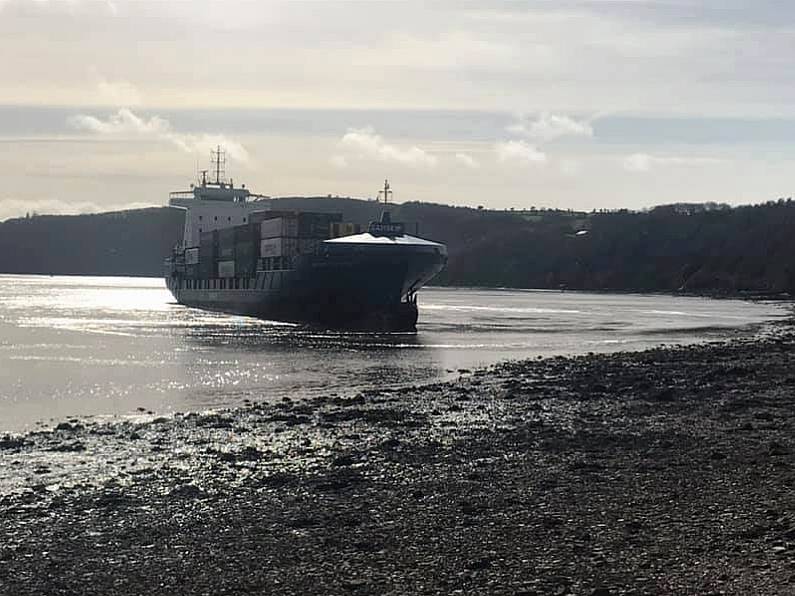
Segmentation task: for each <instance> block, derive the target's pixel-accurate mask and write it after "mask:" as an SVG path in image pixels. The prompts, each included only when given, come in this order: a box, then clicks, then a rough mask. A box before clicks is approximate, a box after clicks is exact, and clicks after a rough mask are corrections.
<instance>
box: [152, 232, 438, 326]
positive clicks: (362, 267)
mask: <svg viewBox="0 0 795 596" xmlns="http://www.w3.org/2000/svg"><path fill="white" fill-rule="evenodd" d="M445 261H446V255H444V254H441V253H440V252H439V251H437V250H433V249H430V248H427V247H406V246H399V247H395V246H367V247H356V248H351V247H350V246H347V245H340V246H331V247H328V248H327V249H326V250H325V251H324V254H323V255H310V256H303V257H300V258H299V259H297V260H296V263H295V267H294V268H293V269H284V270H275V271H258V272H257V273H256V274H255V276H254V277H246V278H226V279H219V278H199V277H189V276H187V275H185V274H182V273H179V272H177V271H171V272H170V274H169V275H168V277H167V278H166V282H167V285H168V287H169V289H170V290H171V292H172V294H173V295H174V297H175V298H176V299H177V301H178V302H179V303H180V304H184V305H186V306H192V307H196V308H202V309H208V310H215V311H221V312H228V313H233V314H240V315H247V316H253V317H258V318H261V319H270V320H278V321H287V322H295V323H302V324H308V325H312V326H318V327H323V328H328V329H352V330H368V331H415V330H416V323H417V305H416V292H417V290H419V288H421V287H422V286H423V285H425V284H426V283H427V282H428V281H429V280H430V279H431V278H432V277H433V276H434V275H436V274H437V273H438V272H439V271H441V269H442V268H443V267H444V264H445Z"/></svg>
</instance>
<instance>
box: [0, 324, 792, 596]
mask: <svg viewBox="0 0 795 596" xmlns="http://www.w3.org/2000/svg"><path fill="white" fill-rule="evenodd" d="M791 324H792V323H791V322H784V323H780V324H776V325H775V326H773V327H771V328H770V329H768V330H767V332H766V333H760V334H758V335H756V336H754V337H745V338H738V339H734V340H731V341H723V342H716V343H708V344H700V345H695V346H687V347H671V348H660V349H653V350H649V351H644V352H635V353H633V352H625V353H618V354H610V355H586V356H581V357H574V358H563V357H557V358H551V359H544V360H528V361H516V362H506V363H503V364H499V365H496V366H493V367H490V368H488V369H483V370H474V371H468V370H462V371H459V372H460V376H459V377H458V378H457V379H455V380H452V381H450V382H446V383H438V384H434V385H424V386H408V387H400V388H390V387H384V388H382V389H379V390H377V391H369V392H366V393H358V394H355V395H353V394H352V395H345V394H329V395H326V396H323V397H319V398H316V399H306V400H289V399H285V400H283V401H281V402H279V403H275V404H273V403H266V402H264V401H263V402H257V401H256V400H252V401H250V402H248V403H247V404H246V406H245V407H240V408H234V409H228V410H218V411H211V412H197V413H184V414H177V415H174V416H168V417H156V416H154V415H147V414H146V413H142V415H141V416H140V417H134V418H121V419H101V418H84V419H71V420H69V421H64V422H61V423H59V424H58V425H57V426H54V427H52V428H46V429H41V430H35V431H30V432H27V433H24V434H15V435H5V436H3V435H0V520H2V524H0V594H8V595H15V596H16V595H24V594H31V595H32V594H42V595H43V594H48V595H53V594H64V595H66V594H69V595H72V594H97V595H117V594H118V595H122V594H124V595H127V594H149V595H155V594H158V595H159V594H515V595H520V594H522V595H525V596H528V595H534V594H535V595H542V594H543V595H546V594H558V595H564V594H572V595H587V596H607V595H617V594H750V593H755V594H795V494H794V493H793V483H794V482H795V471H794V470H793V466H792V463H793V453H795V451H793V450H794V449H795V433H794V432H793V430H794V429H793V427H794V426H795V335H793V333H792V327H791Z"/></svg>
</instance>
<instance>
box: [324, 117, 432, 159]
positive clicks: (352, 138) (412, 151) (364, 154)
mask: <svg viewBox="0 0 795 596" xmlns="http://www.w3.org/2000/svg"><path fill="white" fill-rule="evenodd" d="M339 146H340V148H341V149H343V150H345V151H347V152H349V153H351V154H353V155H355V156H356V157H359V158H364V159H377V160H379V161H385V162H393V163H399V164H403V165H407V166H414V167H434V166H435V165H436V164H437V162H438V159H437V158H436V156H435V155H431V154H430V153H428V152H426V151H425V150H423V149H420V148H419V147H417V146H412V147H408V148H401V147H397V146H395V145H390V144H388V143H386V142H385V141H384V139H383V138H382V137H381V135H379V134H376V132H375V130H374V129H373V128H372V127H369V126H368V127H367V128H349V129H348V132H346V133H345V135H344V136H343V137H342V140H341V141H340V143H339ZM343 159H345V158H344V157H343ZM346 163H347V162H346Z"/></svg>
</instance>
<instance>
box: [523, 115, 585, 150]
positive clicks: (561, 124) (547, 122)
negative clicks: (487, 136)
mask: <svg viewBox="0 0 795 596" xmlns="http://www.w3.org/2000/svg"><path fill="white" fill-rule="evenodd" d="M508 131H509V132H512V133H514V134H518V135H522V136H525V137H528V138H530V139H533V140H534V141H536V142H542V143H543V142H548V141H553V140H555V139H558V138H560V137H592V136H593V127H592V126H591V125H590V123H588V122H582V121H577V120H573V119H572V118H569V117H568V116H561V115H558V114H552V113H550V112H542V113H541V114H539V115H538V117H537V118H536V119H534V120H529V119H528V118H527V117H525V116H522V117H521V118H520V120H519V122H517V123H516V124H513V125H511V126H509V127H508Z"/></svg>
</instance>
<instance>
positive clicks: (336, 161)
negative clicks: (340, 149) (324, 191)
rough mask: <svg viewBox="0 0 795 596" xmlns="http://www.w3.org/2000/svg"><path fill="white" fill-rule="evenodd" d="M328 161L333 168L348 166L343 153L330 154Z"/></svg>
mask: <svg viewBox="0 0 795 596" xmlns="http://www.w3.org/2000/svg"><path fill="white" fill-rule="evenodd" d="M329 162H330V163H331V165H332V166H334V167H335V168H339V169H343V168H347V167H348V160H347V159H345V156H344V155H332V156H331V158H330V159H329Z"/></svg>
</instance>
